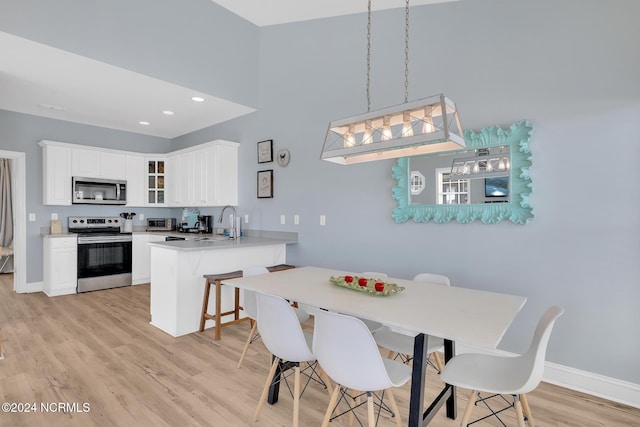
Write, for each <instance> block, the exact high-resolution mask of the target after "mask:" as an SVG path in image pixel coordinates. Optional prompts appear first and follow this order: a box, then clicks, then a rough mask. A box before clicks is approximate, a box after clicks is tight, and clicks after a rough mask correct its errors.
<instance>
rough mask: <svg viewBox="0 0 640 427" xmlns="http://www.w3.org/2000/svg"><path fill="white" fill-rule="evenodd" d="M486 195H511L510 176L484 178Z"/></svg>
mask: <svg viewBox="0 0 640 427" xmlns="http://www.w3.org/2000/svg"><path fill="white" fill-rule="evenodd" d="M484 196H485V197H507V196H509V177H508V176H497V177H492V178H485V179H484Z"/></svg>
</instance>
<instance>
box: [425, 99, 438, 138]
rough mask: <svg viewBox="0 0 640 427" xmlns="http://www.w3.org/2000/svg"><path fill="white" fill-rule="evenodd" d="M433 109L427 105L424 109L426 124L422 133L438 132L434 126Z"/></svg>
mask: <svg viewBox="0 0 640 427" xmlns="http://www.w3.org/2000/svg"><path fill="white" fill-rule="evenodd" d="M432 112H433V107H432V106H431V105H427V106H426V107H424V124H423V125H422V133H432V132H434V131H435V130H436V128H435V126H434V125H433V114H432Z"/></svg>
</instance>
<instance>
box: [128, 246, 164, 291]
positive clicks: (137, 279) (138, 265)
mask: <svg viewBox="0 0 640 427" xmlns="http://www.w3.org/2000/svg"><path fill="white" fill-rule="evenodd" d="M165 237H166V236H164V235H158V234H151V233H137V234H134V235H133V236H132V240H133V244H132V248H133V249H132V260H131V281H132V284H134V285H140V284H143V283H149V280H150V277H151V269H150V267H151V258H150V253H151V248H150V247H149V245H148V243H150V242H162V241H164V240H165Z"/></svg>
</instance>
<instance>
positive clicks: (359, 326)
mask: <svg viewBox="0 0 640 427" xmlns="http://www.w3.org/2000/svg"><path fill="white" fill-rule="evenodd" d="M314 317H315V325H314V332H313V352H314V354H315V356H316V358H317V359H318V362H319V363H320V366H322V369H324V371H325V372H326V374H327V375H329V377H330V378H331V379H332V380H334V381H335V382H336V383H337V385H336V387H335V388H334V390H333V393H332V394H331V400H330V402H329V406H328V407H327V411H326V412H325V417H324V420H323V423H322V426H323V427H326V426H327V425H328V423H329V421H330V419H331V415H332V414H333V412H334V410H335V408H336V406H337V404H338V403H339V399H340V400H347V398H346V397H345V396H346V393H347V391H348V390H360V391H364V392H365V393H366V396H367V416H368V425H369V427H374V426H375V425H376V417H375V411H374V401H373V395H374V392H376V391H382V394H381V395H380V398H379V403H378V416H379V415H380V409H381V408H382V399H383V398H384V397H385V395H386V396H388V397H389V404H390V407H391V410H392V411H393V415H394V418H395V422H396V424H397V425H398V427H400V426H402V421H401V417H400V412H399V411H398V406H397V404H396V401H395V398H394V396H393V391H392V389H393V388H395V387H402V386H403V385H404V384H406V383H407V381H409V379H410V378H411V368H410V367H409V366H407V365H405V364H403V363H400V362H397V361H395V360H391V359H386V358H383V357H382V356H381V355H380V351H379V350H378V346H377V344H376V342H375V341H374V339H373V336H372V335H371V332H370V331H369V329H368V328H367V326H366V325H365V324H364V322H362V320H360V319H358V318H356V317H352V316H347V315H344V314H339V313H331V312H328V311H323V310H318V311H316V312H315V313H314ZM349 406H350V404H349Z"/></svg>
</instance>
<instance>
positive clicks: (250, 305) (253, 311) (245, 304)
mask: <svg viewBox="0 0 640 427" xmlns="http://www.w3.org/2000/svg"><path fill="white" fill-rule="evenodd" d="M266 273H269V270H268V269H267V267H262V266H253V267H247V268H244V269H243V270H242V277H249V276H256V275H258V274H266ZM242 309H243V310H244V312H245V313H246V315H247V317H249V318H250V319H251V330H250V331H249V336H248V337H247V340H246V341H245V343H244V347H243V349H242V354H240V360H238V365H237V367H238V368H240V367H241V366H242V362H243V361H244V357H245V355H246V354H247V350H248V349H249V345H250V344H251V343H253V342H255V341H257V340H258V339H259V338H260V334H259V333H257V332H256V330H257V326H258V324H257V322H256V319H257V318H258V307H257V304H256V293H255V292H254V291H250V290H248V289H242ZM293 309H294V312H295V314H296V316H297V317H298V321H299V322H300V323H303V322H305V321H306V320H307V319H309V313H307V312H306V311H304V310H300V309H298V308H295V307H294V308H293Z"/></svg>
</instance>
